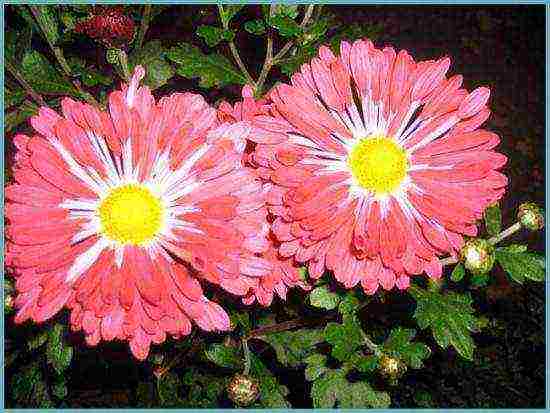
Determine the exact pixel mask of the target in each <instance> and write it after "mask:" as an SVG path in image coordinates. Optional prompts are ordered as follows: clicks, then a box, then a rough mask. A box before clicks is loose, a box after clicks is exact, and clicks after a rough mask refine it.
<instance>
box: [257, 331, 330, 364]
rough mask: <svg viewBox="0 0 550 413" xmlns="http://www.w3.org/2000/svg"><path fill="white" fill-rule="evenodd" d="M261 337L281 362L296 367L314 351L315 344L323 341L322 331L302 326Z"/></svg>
mask: <svg viewBox="0 0 550 413" xmlns="http://www.w3.org/2000/svg"><path fill="white" fill-rule="evenodd" d="M261 339H262V340H263V341H265V342H267V343H269V344H270V345H271V346H272V347H273V349H274V350H275V353H276V354H277V360H279V362H281V364H283V365H288V366H292V367H296V366H299V365H300V364H302V363H303V362H304V359H305V358H306V357H307V356H308V355H309V354H311V352H312V351H314V349H315V345H316V344H318V343H320V342H322V341H324V333H323V330H321V329H305V328H304V329H301V330H298V331H281V332H277V333H271V334H266V335H265V336H262V337H261Z"/></svg>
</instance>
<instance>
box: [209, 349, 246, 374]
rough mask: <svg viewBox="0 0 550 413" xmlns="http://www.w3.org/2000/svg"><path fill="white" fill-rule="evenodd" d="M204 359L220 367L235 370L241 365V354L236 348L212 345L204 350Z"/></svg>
mask: <svg viewBox="0 0 550 413" xmlns="http://www.w3.org/2000/svg"><path fill="white" fill-rule="evenodd" d="M205 354H206V357H207V358H208V360H210V361H211V362H212V363H214V364H217V365H218V366H221V367H227V368H232V369H237V368H239V367H240V366H241V365H242V359H241V352H240V350H239V349H238V348H236V347H227V346H224V345H223V344H212V345H210V346H209V347H208V349H206V350H205Z"/></svg>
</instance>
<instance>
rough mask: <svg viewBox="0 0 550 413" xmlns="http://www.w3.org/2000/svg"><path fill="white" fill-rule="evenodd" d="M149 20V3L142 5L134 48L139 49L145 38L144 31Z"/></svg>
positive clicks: (147, 27)
mask: <svg viewBox="0 0 550 413" xmlns="http://www.w3.org/2000/svg"><path fill="white" fill-rule="evenodd" d="M150 21H151V5H150V4H145V5H144V6H143V14H142V16H141V24H140V25H139V32H138V34H137V37H136V44H135V46H134V49H135V50H139V49H140V48H141V45H142V44H143V39H145V33H147V30H148V29H149V22H150Z"/></svg>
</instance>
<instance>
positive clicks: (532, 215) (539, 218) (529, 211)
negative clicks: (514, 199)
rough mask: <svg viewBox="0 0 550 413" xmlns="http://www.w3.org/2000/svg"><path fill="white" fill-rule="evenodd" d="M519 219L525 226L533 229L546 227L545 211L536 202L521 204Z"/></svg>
mask: <svg viewBox="0 0 550 413" xmlns="http://www.w3.org/2000/svg"><path fill="white" fill-rule="evenodd" d="M518 220H519V222H520V224H521V225H522V226H523V227H525V228H527V229H528V230H531V231H537V230H539V229H542V228H543V227H544V213H543V211H542V209H540V208H539V207H538V205H537V204H535V203H534V202H525V203H523V204H521V205H520V206H519V208H518Z"/></svg>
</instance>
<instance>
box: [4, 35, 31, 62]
mask: <svg viewBox="0 0 550 413" xmlns="http://www.w3.org/2000/svg"><path fill="white" fill-rule="evenodd" d="M31 39H32V26H30V25H27V26H25V27H24V28H21V29H20V30H7V31H6V33H5V37H4V58H5V59H6V60H9V61H11V62H12V63H14V64H15V65H16V67H17V66H18V65H19V64H20V63H21V59H23V54H24V53H25V52H26V51H27V50H29V49H30V48H31Z"/></svg>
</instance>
